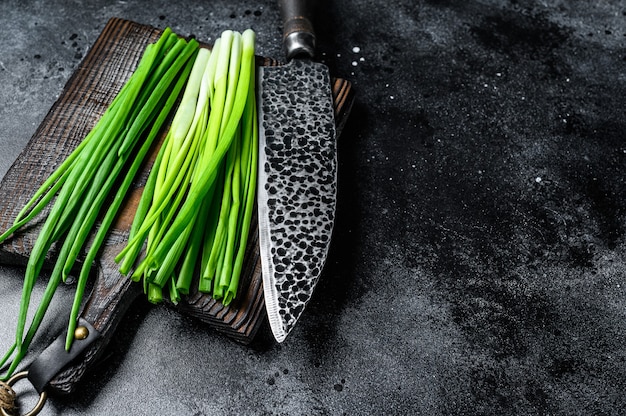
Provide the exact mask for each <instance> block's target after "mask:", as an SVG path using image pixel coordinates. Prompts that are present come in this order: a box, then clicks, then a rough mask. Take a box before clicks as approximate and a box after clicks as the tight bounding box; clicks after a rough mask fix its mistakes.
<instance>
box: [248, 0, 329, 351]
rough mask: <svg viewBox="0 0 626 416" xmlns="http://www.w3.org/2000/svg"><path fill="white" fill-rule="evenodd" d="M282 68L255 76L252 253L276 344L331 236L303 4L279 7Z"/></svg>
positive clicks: (324, 117) (325, 160)
mask: <svg viewBox="0 0 626 416" xmlns="http://www.w3.org/2000/svg"><path fill="white" fill-rule="evenodd" d="M279 3H280V7H281V14H282V18H283V47H284V49H285V51H286V56H287V60H288V63H287V64H286V65H283V66H276V67H262V68H260V69H259V73H258V77H259V80H258V101H259V103H258V109H259V149H260V150H259V184H258V192H257V202H258V215H259V246H260V256H261V268H262V275H263V292H264V296H265V307H266V311H267V315H268V321H269V324H270V327H271V329H272V333H273V335H274V338H275V339H276V341H278V342H283V341H284V340H285V338H286V337H287V335H288V334H289V332H290V331H291V330H292V329H293V327H294V325H295V324H296V322H297V320H298V318H299V317H300V316H301V314H302V312H303V310H304V308H305V306H306V304H307V303H308V302H309V300H310V299H311V296H312V294H313V291H314V289H315V286H316V284H317V282H318V280H319V278H320V275H321V272H322V269H323V267H324V263H325V262H326V257H327V254H328V249H329V245H330V240H331V236H332V230H333V226H334V220H335V207H336V201H337V152H336V131H335V120H334V111H333V97H332V92H331V83H330V75H329V70H328V68H327V67H326V66H325V65H323V64H321V63H317V62H314V61H313V60H312V59H313V58H314V55H315V32H314V30H313V25H312V23H311V19H310V17H309V16H310V12H311V4H310V3H309V2H307V1H302V0H300V1H297V0H283V1H280V2H279Z"/></svg>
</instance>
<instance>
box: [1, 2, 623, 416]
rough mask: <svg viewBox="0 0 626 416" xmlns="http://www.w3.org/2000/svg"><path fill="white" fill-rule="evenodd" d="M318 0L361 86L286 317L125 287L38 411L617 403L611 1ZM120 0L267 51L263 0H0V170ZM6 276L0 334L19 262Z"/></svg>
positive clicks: (617, 146)
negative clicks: (257, 332)
mask: <svg viewBox="0 0 626 416" xmlns="http://www.w3.org/2000/svg"><path fill="white" fill-rule="evenodd" d="M320 3H321V4H322V7H323V10H324V13H322V14H320V17H322V18H324V19H320V21H319V22H318V23H317V25H318V31H319V38H320V40H319V42H320V57H321V58H322V59H323V60H324V61H325V62H326V63H327V64H329V66H330V67H331V69H332V72H333V74H334V75H336V76H341V77H345V78H348V79H349V80H351V81H352V82H353V85H354V88H355V89H356V91H357V98H356V103H355V106H354V108H353V113H352V116H351V118H350V120H349V122H348V124H347V126H346V128H345V130H344V134H343V136H342V137H341V138H340V146H339V150H340V155H339V158H340V163H341V165H340V204H339V211H338V215H337V219H338V223H337V228H336V234H335V238H334V242H333V246H332V248H331V252H330V258H329V261H328V265H327V268H326V271H325V273H324V275H323V278H322V281H321V283H320V285H319V286H318V290H317V291H316V294H315V297H314V299H313V300H312V302H311V303H310V304H309V307H308V309H307V311H306V313H305V315H304V316H303V317H302V319H301V321H300V323H299V325H298V326H297V327H296V329H295V330H294V332H293V333H292V334H291V335H290V337H289V338H288V339H287V341H286V342H285V343H284V344H282V345H275V344H274V343H272V342H271V341H269V339H268V337H267V336H266V334H265V333H263V334H261V336H260V337H259V338H258V339H257V340H256V341H255V342H254V343H253V345H251V346H247V347H243V346H240V345H237V344H234V343H233V342H231V341H230V340H228V339H226V338H225V337H223V336H221V335H219V334H217V333H215V332H214V331H212V330H211V329H208V328H206V327H205V326H203V325H201V324H198V323H197V322H195V321H194V320H192V319H190V318H187V317H185V316H181V315H179V314H177V313H175V312H174V311H172V310H169V309H167V308H164V307H163V308H162V307H156V308H152V307H148V306H147V305H146V304H145V303H142V302H139V303H138V304H137V305H136V306H134V307H133V308H132V309H131V311H130V312H129V314H128V317H127V320H126V322H125V323H124V324H123V326H122V327H121V328H120V329H119V331H118V337H117V338H116V339H115V340H114V341H113V343H112V345H111V347H110V348H109V356H108V359H107V361H106V362H105V363H104V364H103V365H102V367H100V368H98V369H97V370H96V371H95V372H94V373H93V374H92V376H91V377H90V378H89V379H88V380H87V381H86V382H85V383H84V384H83V386H82V387H81V389H80V390H79V392H78V393H76V394H75V395H73V396H70V397H64V398H53V399H51V400H50V401H49V402H48V405H47V406H46V409H45V412H44V414H46V415H79V414H80V415H83V414H88V415H127V414H133V415H152V414H181V415H193V416H201V415H222V414H229V415H231V414H232V415H247V414H254V415H343V414H346V415H361V414H372V415H383V414H388V415H405V414H421V415H513V414H515V415H620V414H624V409H625V408H626V398H625V397H626V396H625V394H624V391H625V387H626V321H625V318H626V308H625V307H626V290H625V289H626V282H625V277H624V272H625V269H626V264H625V259H624V253H625V247H626V243H625V241H624V228H625V226H626V217H625V209H624V204H625V197H626V185H625V183H624V168H625V167H626V166H625V160H626V143H625V142H624V139H625V138H626V137H625V135H626V134H625V133H624V131H625V128H626V123H625V115H626V114H625V111H626V110H625V108H626V107H625V104H626V98H625V97H626V48H625V45H626V4H625V3H624V2H623V1H610V0H604V1H593V2H590V1H582V0H575V1H563V0H543V1H539V0H534V1H533V0H517V1H514V0H510V1H495V0H492V1H489V0H482V1H446V0H441V1H434V0H433V1H427V0H424V1H411V0H388V1H385V2H375V1H366V0H341V1H336V2H331V1H324V2H320ZM113 16H117V17H122V18H126V19H131V20H135V21H137V22H139V23H144V24H150V25H154V26H156V27H160V28H162V27H165V26H166V25H170V26H171V27H172V28H173V29H174V30H175V31H177V32H179V33H180V34H182V35H189V34H193V35H195V36H196V37H198V38H199V39H201V40H204V41H209V42H210V41H212V40H213V39H215V37H216V36H217V35H219V33H220V32H221V30H223V29H227V28H229V29H236V30H243V29H245V28H248V27H252V28H253V29H255V30H256V31H257V35H258V43H259V48H258V49H259V53H260V54H262V55H266V56H274V57H280V56H281V50H280V45H279V39H280V21H279V13H278V10H277V9H276V7H275V5H274V3H273V2H271V1H241V0H237V1H187V2H181V3H177V2H172V1H164V0H159V1H150V2H148V1H143V2H133V1H130V0H129V1H112V0H108V1H95V0H92V1H72V0H54V1H46V2H43V1H24V2H18V1H6V0H5V1H2V2H1V3H0V35H1V36H0V37H1V39H2V42H1V43H0V85H2V87H1V88H0V144H1V146H2V152H1V154H0V162H1V165H0V170H1V172H0V174H2V173H4V172H6V170H7V169H8V168H9V166H10V164H11V163H12V161H13V160H14V159H15V157H16V156H17V154H18V153H19V152H20V150H21V149H22V148H23V147H24V145H25V144H26V142H27V141H28V139H29V138H30V136H31V135H32V134H33V133H34V131H35V129H36V126H37V125H38V124H39V123H40V121H41V120H42V119H43V117H44V116H45V114H46V112H47V111H48V109H49V108H50V106H51V105H52V103H53V102H54V100H55V99H56V98H57V97H58V94H59V92H60V91H61V89H62V88H63V85H64V84H65V82H66V80H67V79H68V77H69V76H70V74H71V73H72V71H73V70H74V69H75V68H76V67H77V65H78V63H79V62H80V60H81V58H82V57H83V56H84V54H85V52H86V51H87V49H88V48H89V47H90V45H91V44H92V43H93V42H94V41H95V39H96V37H97V36H98V34H99V33H100V31H101V30H102V28H103V27H104V25H105V23H106V21H107V20H108V19H109V18H110V17H113ZM355 48H358V49H355ZM0 276H1V277H2V278H1V279H0V293H2V303H1V305H2V306H1V309H0V311H1V314H2V318H1V319H0V347H2V350H4V349H5V348H6V347H7V346H8V345H9V344H10V341H11V340H12V336H13V328H14V315H15V313H16V311H17V302H18V300H19V294H20V287H21V286H20V285H21V281H20V278H21V271H20V270H16V269H12V268H6V267H5V268H3V269H1V274H0ZM42 287H43V285H41V287H40V286H38V288H37V290H38V291H39V292H41V289H42ZM71 296H72V290H71V288H68V289H65V290H64V291H62V292H61V293H60V294H59V297H58V302H57V304H56V306H55V308H54V310H53V312H52V313H53V315H54V317H51V318H50V319H49V320H48V321H46V324H45V325H46V331H47V332H46V331H44V335H42V336H41V337H40V339H39V340H40V343H39V344H41V345H39V344H38V345H36V346H35V347H36V348H42V347H43V344H45V342H44V341H45V340H46V339H49V337H52V336H53V335H55V334H56V333H57V332H58V331H60V330H61V329H62V327H63V326H64V325H65V319H59V315H61V316H66V315H65V314H67V309H68V308H67V307H66V306H64V305H63V301H66V302H67V301H68V300H69V299H70V298H71ZM30 399H33V397H26V399H25V400H30ZM27 403H28V402H27Z"/></svg>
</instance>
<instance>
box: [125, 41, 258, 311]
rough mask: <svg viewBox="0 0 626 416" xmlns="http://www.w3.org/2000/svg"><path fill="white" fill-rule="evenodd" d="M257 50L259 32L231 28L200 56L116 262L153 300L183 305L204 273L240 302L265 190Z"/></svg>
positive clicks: (218, 291)
mask: <svg viewBox="0 0 626 416" xmlns="http://www.w3.org/2000/svg"><path fill="white" fill-rule="evenodd" d="M254 44H255V35H254V32H253V31H252V30H247V31H245V32H243V33H238V32H234V31H230V30H227V31H225V32H223V33H222V35H221V36H220V38H219V39H217V41H216V42H215V44H214V47H213V49H212V50H211V51H209V50H207V49H202V50H200V52H199V53H198V58H197V59H196V61H195V64H194V66H193V69H192V71H191V75H190V77H189V83H188V84H187V87H186V89H185V92H184V94H183V98H182V101H181V104H180V107H179V108H178V111H177V112H176V115H175V116H174V120H173V122H172V127H171V128H170V130H169V133H168V135H167V137H166V139H165V142H164V144H163V146H162V147H161V151H160V152H159V154H158V156H157V159H156V162H155V165H154V167H153V168H152V171H151V172H150V176H149V177H148V181H147V186H146V188H145V190H144V192H143V194H142V199H141V200H140V202H139V209H138V210H137V213H136V215H135V219H134V221H133V224H132V226H131V231H130V237H129V243H128V245H127V246H126V247H125V248H124V249H123V250H122V251H121V253H120V254H119V255H118V256H117V257H116V260H117V261H118V262H120V271H121V272H122V273H123V274H131V271H132V274H131V278H132V279H133V280H135V281H139V280H142V281H143V283H144V289H145V291H146V292H147V294H148V299H149V300H150V301H151V302H155V303H157V302H160V301H161V300H162V299H163V290H164V289H165V290H166V291H167V292H168V293H169V296H170V299H171V301H172V302H174V303H176V302H178V300H179V299H180V296H181V294H188V293H189V291H190V287H191V284H192V282H193V281H194V279H193V277H194V276H196V275H198V276H200V278H199V279H198V290H199V291H201V292H204V293H210V294H212V296H213V297H214V298H215V299H219V300H221V301H222V302H223V303H224V304H225V305H228V304H230V303H231V302H232V300H233V299H234V298H235V296H236V294H237V288H238V284H239V276H240V274H241V267H242V264H243V259H244V254H245V248H246V243H247V238H248V234H249V228H250V219H251V216H252V211H253V206H254V196H255V190H256V175H257V154H258V130H257V129H258V127H257V122H256V97H255V89H254V78H255V58H254ZM144 245H145V250H142V248H143V247H144Z"/></svg>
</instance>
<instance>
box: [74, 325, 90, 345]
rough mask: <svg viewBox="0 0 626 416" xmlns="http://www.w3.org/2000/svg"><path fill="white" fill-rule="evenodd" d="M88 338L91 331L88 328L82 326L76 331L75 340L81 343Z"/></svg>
mask: <svg viewBox="0 0 626 416" xmlns="http://www.w3.org/2000/svg"><path fill="white" fill-rule="evenodd" d="M88 336H89V329H87V327H86V326H82V325H81V326H79V327H78V328H76V330H75V331H74V338H75V339H77V340H79V341H82V340H83V339H85V338H87V337H88Z"/></svg>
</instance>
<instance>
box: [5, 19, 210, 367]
mask: <svg viewBox="0 0 626 416" xmlns="http://www.w3.org/2000/svg"><path fill="white" fill-rule="evenodd" d="M198 49H199V45H198V43H197V42H196V41H195V40H191V41H189V42H187V41H184V40H183V39H180V38H178V36H176V35H174V34H173V33H172V32H171V30H170V29H166V30H165V31H164V32H163V35H162V36H161V37H160V38H159V40H158V41H157V42H156V43H154V44H150V45H148V46H147V47H146V50H145V52H144V54H143V56H142V58H141V60H140V62H139V64H138V66H137V69H136V70H135V72H134V73H133V74H132V75H131V77H130V78H129V80H128V81H127V82H126V83H125V84H124V86H123V87H122V89H121V90H120V92H119V93H118V94H117V95H116V97H115V98H114V100H113V101H112V103H111V104H110V106H109V107H108V108H107V110H106V111H105V112H104V114H103V115H102V117H101V118H100V120H99V121H98V122H97V123H96V125H95V126H94V127H93V129H92V130H91V131H90V132H89V133H88V134H87V136H86V137H85V139H84V140H83V141H82V142H81V143H80V144H79V145H78V146H77V148H76V149H75V150H74V151H73V152H72V153H70V155H69V156H68V157H67V158H66V159H65V161H64V162H63V163H62V164H61V165H60V166H59V167H58V168H57V169H56V170H55V171H54V172H53V173H52V174H51V175H50V176H49V177H48V178H47V179H46V180H45V181H44V183H43V184H42V185H41V187H40V188H39V189H38V190H37V191H36V192H35V194H34V195H33V197H32V198H31V200H30V201H29V202H27V204H26V205H25V206H24V207H23V208H22V210H21V211H20V213H19V214H18V215H17V216H16V218H15V221H14V223H13V226H12V227H10V228H9V229H8V230H7V231H6V232H5V233H3V234H2V236H0V241H3V240H5V239H6V238H8V237H9V236H11V235H13V234H14V233H16V232H17V231H18V230H19V229H20V228H21V227H23V226H24V225H25V224H26V223H28V222H29V221H31V220H32V219H33V218H34V217H35V216H36V215H37V214H39V213H41V212H43V209H44V208H45V207H46V206H49V205H51V206H50V210H49V212H48V213H47V214H46V218H45V221H44V223H43V225H42V228H41V229H40V231H39V234H38V236H37V239H36V241H35V243H34V245H33V249H32V251H31V253H30V256H29V259H28V264H27V266H26V271H25V276H24V287H23V290H22V298H21V302H20V310H19V313H18V319H17V328H16V336H15V343H14V344H13V346H12V347H11V348H10V349H9V351H8V352H7V353H6V354H5V356H4V357H3V358H2V361H1V362H0V366H4V365H5V363H6V362H7V361H8V360H10V359H11V357H13V360H12V362H11V365H10V366H9V369H8V370H7V373H6V375H5V376H4V378H5V379H6V378H8V377H10V376H11V374H12V373H13V372H14V371H15V370H16V368H17V366H18V365H19V363H20V361H21V360H22V359H23V357H24V356H25V355H26V353H27V350H28V347H29V345H30V343H31V341H32V339H33V338H34V336H35V333H36V332H37V330H38V328H39V326H40V324H41V322H42V320H43V318H44V316H45V313H46V311H47V309H48V306H49V304H50V302H51V301H52V298H53V296H54V293H55V291H56V289H57V287H58V285H59V284H60V283H61V281H63V280H65V279H66V277H67V276H68V275H69V274H70V273H71V272H72V270H73V267H74V264H75V263H76V261H77V260H78V258H79V256H80V255H81V253H82V251H83V248H84V247H85V246H86V244H87V241H88V237H89V235H90V234H91V233H92V231H93V230H95V229H96V228H97V227H96V225H95V224H96V220H97V219H98V218H99V216H100V212H101V211H102V207H103V206H104V204H105V202H106V201H107V200H109V198H110V195H111V193H112V190H113V189H114V187H115V186H116V185H117V186H118V188H117V192H115V193H114V199H113V202H112V203H111V204H109V208H108V210H107V212H106V214H105V216H104V218H103V219H102V221H101V224H100V227H99V228H98V229H97V232H96V235H95V237H94V239H93V241H92V242H91V245H90V247H89V248H88V251H87V256H86V258H85V260H84V262H83V266H82V269H81V272H80V276H79V278H78V284H77V289H76V293H75V298H74V304H73V306H72V312H71V314H70V320H69V324H68V338H67V341H66V348H68V349H69V347H70V346H71V343H72V340H73V334H74V328H75V326H76V322H77V318H78V313H79V308H80V305H81V301H82V297H83V295H84V290H85V287H86V283H87V280H88V277H89V271H90V269H91V266H92V264H93V261H94V260H95V258H96V255H97V252H98V250H99V248H100V246H101V244H102V243H103V241H104V239H105V237H106V235H107V232H108V230H109V228H110V226H111V224H112V222H113V219H114V218H115V216H116V214H117V211H118V209H119V207H120V206H121V204H122V201H123V200H124V197H125V195H126V191H127V190H128V188H129V187H130V185H131V183H132V181H133V180H134V176H135V174H136V173H137V171H138V169H139V167H140V166H141V164H142V163H143V159H144V158H145V156H146V154H147V153H148V150H149V149H150V147H151V145H152V142H153V140H154V138H155V137H156V136H157V134H158V132H159V131H160V130H161V127H162V126H163V125H164V122H165V121H166V119H167V117H168V116H169V113H170V112H171V111H172V109H173V107H174V105H175V102H176V100H177V99H178V95H179V93H180V91H181V90H182V87H183V85H184V83H185V81H186V79H187V77H188V75H189V71H190V69H191V66H190V63H192V62H193V61H194V59H195V55H196V54H197V51H198ZM164 62H165V63H167V65H165V66H164V65H163V63H164ZM147 130H150V131H149V133H148V134H147V135H146V134H144V133H145V132H146V131H147ZM140 142H141V143H142V144H141V146H139V149H138V150H137V149H136V147H137V146H136V145H137V144H138V143H140ZM124 170H126V176H125V177H123V178H122V177H121V176H122V172H124ZM120 180H121V183H120ZM53 199H54V202H52V201H53ZM55 242H58V243H59V244H60V247H61V248H60V250H59V252H58V255H57V259H56V262H55V266H54V268H53V270H52V273H51V276H50V279H49V281H48V285H47V287H46V290H45V291H44V294H43V297H42V299H41V300H40V303H39V306H38V308H37V310H36V311H35V314H34V316H33V317H32V320H31V323H30V325H29V327H28V331H27V332H26V334H24V332H25V330H26V323H27V312H28V309H29V304H30V300H31V294H32V290H33V287H34V285H35V282H36V280H37V278H38V276H39V273H40V271H41V268H42V267H43V263H44V261H45V259H46V255H47V253H48V251H49V249H50V247H51V246H52V244H54V243H55Z"/></svg>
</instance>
